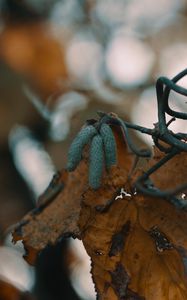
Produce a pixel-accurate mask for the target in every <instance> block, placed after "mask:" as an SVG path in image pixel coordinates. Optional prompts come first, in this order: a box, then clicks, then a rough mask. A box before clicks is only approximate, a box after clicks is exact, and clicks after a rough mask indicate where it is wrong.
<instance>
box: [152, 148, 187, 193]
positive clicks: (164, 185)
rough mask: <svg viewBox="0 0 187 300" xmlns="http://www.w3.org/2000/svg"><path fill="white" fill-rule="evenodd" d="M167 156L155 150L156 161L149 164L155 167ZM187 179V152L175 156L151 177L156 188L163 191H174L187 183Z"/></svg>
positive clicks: (153, 160)
mask: <svg viewBox="0 0 187 300" xmlns="http://www.w3.org/2000/svg"><path fill="white" fill-rule="evenodd" d="M163 156H165V154H163V153H162V152H161V151H160V150H159V149H158V148H156V147H155V148H154V159H152V160H151V161H150V163H149V166H150V167H151V166H153V165H154V164H155V163H157V162H158V161H160V159H161V158H163ZM186 177H187V155H186V153H185V152H182V153H180V154H177V155H175V156H174V157H173V158H172V159H170V160H169V161H168V162H167V163H166V164H164V165H163V166H162V167H161V168H160V169H159V170H158V171H157V172H155V173H154V174H152V175H151V179H152V180H153V182H154V183H155V186H157V187H158V188H160V189H162V190H168V189H174V188H176V187H177V186H179V185H182V184H185V183H186Z"/></svg>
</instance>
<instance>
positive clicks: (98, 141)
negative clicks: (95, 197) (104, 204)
mask: <svg viewBox="0 0 187 300" xmlns="http://www.w3.org/2000/svg"><path fill="white" fill-rule="evenodd" d="M103 166H104V149H103V140H102V137H101V135H100V134H98V135H96V136H94V137H93V139H92V142H91V146H90V164H89V185H90V186H91V187H92V188H93V189H98V188H99V187H100V185H101V178H102V173H103Z"/></svg>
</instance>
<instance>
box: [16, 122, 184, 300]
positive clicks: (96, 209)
mask: <svg viewBox="0 0 187 300" xmlns="http://www.w3.org/2000/svg"><path fill="white" fill-rule="evenodd" d="M113 130H114V131H115V137H116V141H117V145H118V158H119V163H118V166H116V167H113V168H112V169H111V171H110V172H109V173H105V174H104V178H103V182H102V186H101V188H100V189H98V190H96V191H94V190H92V189H90V188H89V187H88V183H87V171H88V170H87V160H86V159H84V160H83V161H82V162H81V164H80V165H79V167H78V168H77V170H76V171H74V172H72V173H69V174H66V176H67V177H66V179H65V180H64V179H63V178H61V180H57V183H56V185H55V186H57V185H58V184H59V182H60V181H61V182H63V183H64V189H63V190H62V191H61V192H60V193H59V194H58V196H57V197H55V198H54V200H52V202H46V200H44V203H42V204H41V205H42V207H43V209H42V210H41V212H40V211H39V212H38V214H35V213H32V214H29V215H28V216H26V217H25V218H24V220H23V221H24V222H26V223H25V224H24V223H23V224H21V225H20V226H18V228H17V230H16V232H15V233H14V239H23V241H24V244H25V246H26V248H27V249H30V248H32V249H33V250H35V251H36V252H38V251H40V250H42V249H43V248H44V247H45V246H46V245H47V244H49V243H55V242H56V241H57V239H58V238H60V237H63V236H66V235H67V234H68V233H69V234H70V235H74V236H77V237H78V238H80V239H82V241H83V243H84V246H85V248H86V250H87V252H88V254H89V256H90V257H91V260H92V271H91V272H92V276H93V281H94V283H95V287H96V291H97V299H99V300H115V299H116V300H117V299H118V300H119V299H120V300H122V299H128V300H133V299H134V300H143V299H146V300H147V299H148V300H175V299H176V300H177V299H180V300H185V299H187V278H186V271H187V270H186V268H185V259H186V253H187V252H186V250H187V226H186V224H187V212H186V211H182V210H177V209H176V207H174V206H173V205H172V204H170V203H169V202H167V201H166V200H163V199H156V198H155V199H153V198H150V197H146V196H142V195H140V194H136V193H134V192H133V190H132V186H131V183H130V181H129V180H128V174H129V172H130V170H131V167H132V161H133V157H132V155H130V154H128V152H127V148H126V146H125V143H124V139H123V137H122V135H121V132H120V131H119V129H118V128H117V127H113ZM86 152H87V149H86ZM185 158H186V156H185ZM155 159H156V158H155ZM179 162H180V164H181V160H180V159H179ZM152 163H153V162H150V164H152ZM178 168H179V169H180V166H178ZM179 169H178V170H179ZM181 170H183V168H182V169H181ZM62 174H63V172H62ZM63 176H64V175H63ZM63 176H62V177H63ZM162 176H163V178H164V175H162ZM183 176H184V174H183ZM168 178H169V173H168ZM50 190H53V188H51V189H50ZM30 253H32V251H29V256H30V255H31V254H30Z"/></svg>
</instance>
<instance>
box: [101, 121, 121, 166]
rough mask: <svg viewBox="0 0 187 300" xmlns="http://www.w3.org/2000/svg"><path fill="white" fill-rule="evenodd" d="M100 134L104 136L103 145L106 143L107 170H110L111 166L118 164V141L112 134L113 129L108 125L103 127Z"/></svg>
mask: <svg viewBox="0 0 187 300" xmlns="http://www.w3.org/2000/svg"><path fill="white" fill-rule="evenodd" d="M100 134H101V136H102V139H103V143H104V153H105V164H106V168H107V169H109V168H110V167H111V166H114V165H116V164H117V149H116V140H115V137H114V134H113V132H112V129H111V128H110V126H109V125H107V124H103V125H102V126H101V129H100Z"/></svg>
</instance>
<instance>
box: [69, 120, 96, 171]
mask: <svg viewBox="0 0 187 300" xmlns="http://www.w3.org/2000/svg"><path fill="white" fill-rule="evenodd" d="M96 134H97V130H96V128H95V127H94V126H92V125H89V126H86V127H84V128H82V129H81V130H80V131H79V133H78V134H77V136H76V137H75V139H74V140H73V142H72V144H71V146H70V148H69V152H68V163H67V170H68V171H73V170H75V169H76V167H77V166H78V164H79V162H80V161H81V159H82V151H83V148H84V146H85V145H86V144H88V143H89V142H90V140H91V139H92V137H93V136H94V135H96Z"/></svg>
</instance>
